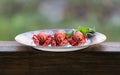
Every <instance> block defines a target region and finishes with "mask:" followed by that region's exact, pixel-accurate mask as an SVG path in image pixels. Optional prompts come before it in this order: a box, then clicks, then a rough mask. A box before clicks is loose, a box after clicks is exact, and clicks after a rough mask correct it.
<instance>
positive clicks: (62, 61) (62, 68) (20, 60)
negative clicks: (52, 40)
mask: <svg viewBox="0 0 120 75" xmlns="http://www.w3.org/2000/svg"><path fill="white" fill-rule="evenodd" d="M119 73H120V42H104V43H101V44H98V45H94V46H90V47H88V48H86V49H83V50H78V51H73V52H60V53H55V52H45V51H38V50H36V49H34V48H32V47H28V46H24V45H21V44H19V43H17V42H15V41H0V75H18V74H20V75H114V74H116V75H117V74H118V75H119Z"/></svg>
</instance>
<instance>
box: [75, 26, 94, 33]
mask: <svg viewBox="0 0 120 75" xmlns="http://www.w3.org/2000/svg"><path fill="white" fill-rule="evenodd" d="M77 31H80V32H82V33H83V34H87V33H94V32H95V30H94V29H92V28H88V27H80V26H79V27H78V29H77Z"/></svg>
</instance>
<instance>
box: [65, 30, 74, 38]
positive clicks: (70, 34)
mask: <svg viewBox="0 0 120 75" xmlns="http://www.w3.org/2000/svg"><path fill="white" fill-rule="evenodd" d="M74 33H75V31H74V30H72V32H71V33H66V35H67V36H68V37H69V38H71V37H72V36H73V35H74Z"/></svg>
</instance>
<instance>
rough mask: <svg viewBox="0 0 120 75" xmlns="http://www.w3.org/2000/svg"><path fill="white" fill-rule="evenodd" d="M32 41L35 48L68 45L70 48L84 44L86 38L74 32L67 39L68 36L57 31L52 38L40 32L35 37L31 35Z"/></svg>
mask: <svg viewBox="0 0 120 75" xmlns="http://www.w3.org/2000/svg"><path fill="white" fill-rule="evenodd" d="M32 39H33V41H34V43H35V44H36V45H37V46H39V45H42V46H48V45H51V46H52V47H55V46H65V45H67V44H68V43H69V44H70V45H72V46H81V45H83V44H85V43H86V40H87V37H86V35H84V34H82V33H81V32H75V33H74V35H73V36H72V37H71V38H68V36H67V35H66V34H65V33H64V32H63V31H61V30H58V31H57V32H56V33H55V34H54V36H52V35H47V34H45V33H44V32H40V33H39V34H37V35H33V37H32Z"/></svg>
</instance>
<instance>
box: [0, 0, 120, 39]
mask: <svg viewBox="0 0 120 75" xmlns="http://www.w3.org/2000/svg"><path fill="white" fill-rule="evenodd" d="M79 25H81V26H89V27H93V26H95V28H96V31H98V32H101V33H104V34H105V35H106V36H107V41H120V0H0V40H14V37H15V36H16V35H17V34H20V33H23V32H27V31H32V30H39V29H54V28H64V29H65V28H77V27H78V26H79Z"/></svg>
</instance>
